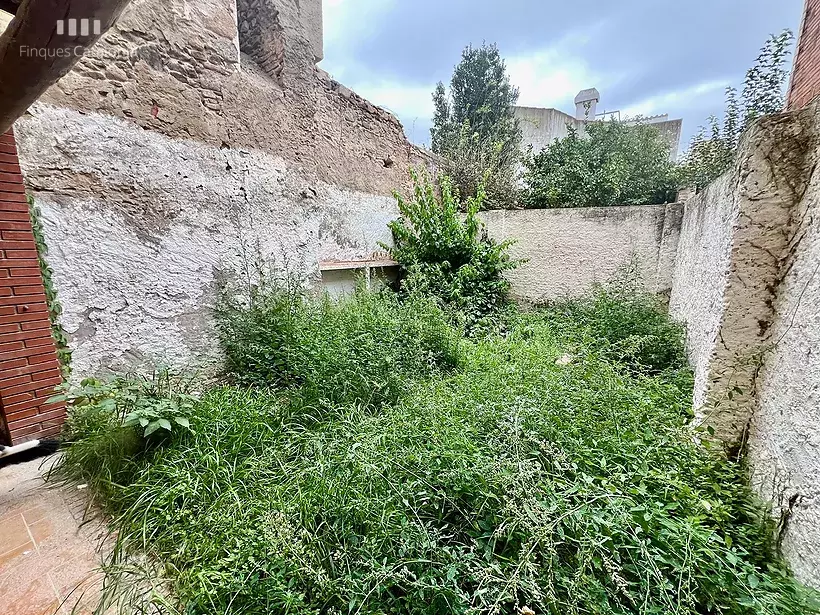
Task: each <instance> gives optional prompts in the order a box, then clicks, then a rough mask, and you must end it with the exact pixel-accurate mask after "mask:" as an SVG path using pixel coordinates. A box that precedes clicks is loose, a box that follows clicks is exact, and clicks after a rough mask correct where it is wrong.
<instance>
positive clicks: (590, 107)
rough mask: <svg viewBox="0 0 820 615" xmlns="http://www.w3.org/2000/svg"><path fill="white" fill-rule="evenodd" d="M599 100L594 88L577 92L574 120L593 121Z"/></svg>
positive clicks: (599, 95)
mask: <svg viewBox="0 0 820 615" xmlns="http://www.w3.org/2000/svg"><path fill="white" fill-rule="evenodd" d="M600 100H601V94H600V92H598V90H596V89H595V88H589V89H588V90H581V91H580V92H578V96H576V97H575V119H576V120H594V119H595V110H596V109H597V108H598V102H599V101H600Z"/></svg>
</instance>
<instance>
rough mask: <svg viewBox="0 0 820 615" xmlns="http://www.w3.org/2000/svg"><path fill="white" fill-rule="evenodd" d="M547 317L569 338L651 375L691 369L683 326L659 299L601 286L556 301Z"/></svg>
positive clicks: (606, 356)
mask: <svg viewBox="0 0 820 615" xmlns="http://www.w3.org/2000/svg"><path fill="white" fill-rule="evenodd" d="M545 314H546V317H547V318H548V319H553V320H554V321H555V322H557V323H561V324H560V326H561V328H562V333H563V334H564V335H566V336H567V337H568V338H570V339H576V340H578V341H581V342H583V343H584V344H585V345H586V346H587V347H588V348H590V349H591V350H594V351H595V352H597V353H600V355H601V356H603V357H605V358H606V359H607V360H609V361H612V362H615V363H622V364H625V365H627V366H629V367H630V368H631V369H636V370H639V371H643V372H647V373H650V374H658V373H660V372H663V371H665V370H679V369H686V368H687V360H686V348H685V345H684V344H685V331H684V328H683V326H682V325H680V324H678V323H676V322H673V321H672V320H670V319H669V316H668V315H667V314H666V310H665V308H664V306H663V304H662V303H661V300H660V299H659V298H657V297H656V296H654V295H649V294H646V293H640V292H634V290H630V291H629V292H623V291H620V292H619V290H618V289H617V288H610V289H604V288H600V289H598V290H597V291H595V292H594V293H593V294H592V295H591V296H590V297H587V298H583V299H578V300H569V301H564V302H560V303H554V304H552V305H551V306H549V307H548V308H547V309H546V310H545Z"/></svg>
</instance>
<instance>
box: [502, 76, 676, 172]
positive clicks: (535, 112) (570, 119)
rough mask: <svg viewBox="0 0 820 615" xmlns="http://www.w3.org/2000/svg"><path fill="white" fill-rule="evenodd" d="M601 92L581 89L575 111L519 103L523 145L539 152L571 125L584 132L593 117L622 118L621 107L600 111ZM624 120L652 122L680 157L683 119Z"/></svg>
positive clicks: (597, 118) (565, 133)
mask: <svg viewBox="0 0 820 615" xmlns="http://www.w3.org/2000/svg"><path fill="white" fill-rule="evenodd" d="M600 100H601V94H600V92H598V90H597V89H595V88H588V89H586V90H581V91H580V92H578V95H577V96H576V97H575V115H574V116H572V115H569V114H568V113H564V112H563V111H560V110H558V109H551V108H549V109H548V108H542V107H515V108H514V111H515V117H516V118H517V119H518V123H519V126H520V127H521V134H522V147H523V148H524V149H525V150H529V149H530V148H532V151H533V153H535V154H537V153H538V152H540V151H542V150H543V149H544V148H545V147H547V146H548V145H550V144H551V143H552V142H553V141H555V140H556V139H563V138H564V137H566V136H567V135H568V134H569V131H570V129H571V128H572V129H575V130H577V131H578V132H579V133H580V134H583V133H584V127H585V126H586V124H587V122H591V121H611V120H615V121H622V120H621V113H620V111H606V112H602V113H598V112H597V109H598V104H599V102H600ZM623 121H624V122H626V123H628V124H635V123H637V122H638V121H640V122H641V123H643V124H652V125H653V126H654V127H655V128H657V129H658V131H659V132H660V133H661V134H662V135H663V136H664V137H665V138H666V139H667V141H668V142H669V155H670V158H671V159H672V160H675V159H677V156H678V150H679V149H680V139H681V131H682V129H683V120H680V119H673V120H670V119H669V116H668V115H666V114H663V115H654V116H650V117H645V118H640V120H636V119H634V118H633V119H629V118H624V119H623Z"/></svg>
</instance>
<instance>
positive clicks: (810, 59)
mask: <svg viewBox="0 0 820 615" xmlns="http://www.w3.org/2000/svg"><path fill="white" fill-rule="evenodd" d="M818 95H820V0H806V6H805V11H804V13H803V23H802V25H801V27H800V34H799V38H798V40H797V49H796V51H795V55H794V67H793V70H792V79H791V84H790V86H789V100H788V104H787V106H786V108H787V109H801V108H802V107H805V106H806V105H808V104H809V103H810V102H812V101H813V100H814V99H815V98H817V96H818Z"/></svg>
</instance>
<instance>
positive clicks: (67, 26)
mask: <svg viewBox="0 0 820 615" xmlns="http://www.w3.org/2000/svg"><path fill="white" fill-rule="evenodd" d="M57 34H58V35H59V36H62V35H63V34H68V36H77V35H79V36H91V35H92V34H94V36H99V35H100V34H102V24H101V23H100V20H99V19H58V20H57Z"/></svg>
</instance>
